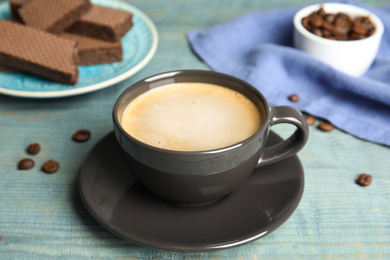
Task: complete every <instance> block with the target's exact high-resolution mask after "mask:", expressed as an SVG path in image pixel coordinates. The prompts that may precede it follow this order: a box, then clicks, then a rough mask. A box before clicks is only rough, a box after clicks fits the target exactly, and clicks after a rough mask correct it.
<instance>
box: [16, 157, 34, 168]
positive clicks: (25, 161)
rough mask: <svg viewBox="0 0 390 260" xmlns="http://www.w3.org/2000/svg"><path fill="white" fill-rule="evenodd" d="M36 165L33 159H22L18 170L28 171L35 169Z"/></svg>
mask: <svg viewBox="0 0 390 260" xmlns="http://www.w3.org/2000/svg"><path fill="white" fill-rule="evenodd" d="M34 165H35V163H34V161H33V160H31V159H28V158H26V159H22V160H21V161H20V162H19V163H18V169H19V170H28V169H31V168H32V167H34Z"/></svg>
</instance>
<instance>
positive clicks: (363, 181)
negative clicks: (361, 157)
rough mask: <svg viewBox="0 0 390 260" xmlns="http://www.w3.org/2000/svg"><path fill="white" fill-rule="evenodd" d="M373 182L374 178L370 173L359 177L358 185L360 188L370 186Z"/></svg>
mask: <svg viewBox="0 0 390 260" xmlns="http://www.w3.org/2000/svg"><path fill="white" fill-rule="evenodd" d="M371 182H372V177H371V175H370V174H368V173H362V174H360V175H359V177H358V179H357V181H356V183H357V184H359V185H360V186H368V185H370V184H371Z"/></svg>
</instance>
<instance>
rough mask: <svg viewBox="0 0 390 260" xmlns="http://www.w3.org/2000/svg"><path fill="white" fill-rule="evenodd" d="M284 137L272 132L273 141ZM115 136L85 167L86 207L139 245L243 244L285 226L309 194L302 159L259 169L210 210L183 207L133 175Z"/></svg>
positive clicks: (192, 248) (190, 248)
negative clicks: (306, 194)
mask: <svg viewBox="0 0 390 260" xmlns="http://www.w3.org/2000/svg"><path fill="white" fill-rule="evenodd" d="M280 140H281V138H280V137H279V136H278V135H276V134H275V133H273V132H271V133H270V138H269V143H270V144H272V143H277V142H279V141H280ZM115 142H116V141H115V136H114V134H113V133H110V134H108V135H107V136H105V137H104V138H103V139H102V140H100V141H99V142H98V143H97V144H96V145H95V146H94V148H93V149H92V150H91V151H90V153H89V154H88V156H87V157H86V158H85V160H84V162H83V165H82V167H81V174H80V180H79V188H80V193H81V197H82V199H83V201H84V204H85V206H86V207H87V209H88V210H89V212H90V213H91V215H92V216H93V217H94V218H95V219H96V220H97V221H98V222H99V223H100V224H101V225H102V226H104V227H105V228H106V229H108V230H109V231H111V232H113V233H114V234H116V235H117V236H119V237H121V238H123V239H126V240H128V241H131V242H133V243H136V244H139V245H144V246H148V247H153V248H159V249H164V250H170V251H183V252H200V251H212V250H221V249H226V248H230V247H235V246H239V245H242V244H245V243H248V242H251V241H254V240H256V239H259V238H261V237H263V236H265V235H268V234H269V233H271V232H272V231H274V230H275V229H276V228H278V227H279V226H281V225H282V224H283V223H284V222H285V221H286V220H287V219H288V218H289V217H290V216H291V214H292V213H293V212H294V210H295V209H296V207H297V206H298V203H299V201H300V199H301V197H302V194H303V187H304V173H303V169H302V165H301V163H300V161H299V159H298V157H297V156H293V157H290V158H289V159H286V160H284V161H282V162H279V163H275V164H273V165H269V166H264V167H262V168H260V169H256V170H255V171H254V173H253V174H252V175H251V177H250V178H249V179H248V180H247V181H246V183H244V184H243V185H242V186H241V187H240V188H239V189H238V190H236V191H235V192H233V193H232V194H230V195H228V196H227V197H225V198H223V199H221V200H220V201H218V202H215V203H214V204H211V205H208V206H205V207H193V208H189V207H180V206H178V205H174V204H172V203H170V202H168V201H166V200H164V199H161V198H160V197H158V196H156V195H154V194H152V193H150V192H149V191H148V190H146V189H145V188H144V187H143V186H142V185H141V184H139V183H138V182H137V181H136V180H135V178H134V176H133V175H132V174H131V173H129V171H128V169H127V166H126V165H125V163H124V162H123V160H122V157H121V154H120V151H119V149H118V147H117V144H116V143H115Z"/></svg>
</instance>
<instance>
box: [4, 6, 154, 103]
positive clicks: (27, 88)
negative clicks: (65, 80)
mask: <svg viewBox="0 0 390 260" xmlns="http://www.w3.org/2000/svg"><path fill="white" fill-rule="evenodd" d="M92 2H93V3H94V4H98V5H104V6H108V7H112V8H116V9H121V10H125V11H129V12H131V13H132V14H133V27H132V28H131V29H130V31H129V32H128V33H127V34H126V35H125V36H124V37H123V38H122V49H123V61H121V62H115V63H109V64H102V65H91V66H79V80H78V83H77V84H76V85H75V86H72V85H66V84H61V83H56V82H52V81H49V80H46V79H43V78H40V77H36V76H33V75H31V74H27V73H22V72H0V93H1V94H5V95H11V96H17V97H25V98H55V97H66V96H74V95H79V94H84V93H89V92H92V91H96V90H99V89H102V88H106V87H110V86H112V85H114V84H116V83H118V82H120V81H123V80H125V79H127V78H129V77H130V76H132V75H133V74H135V73H136V72H138V71H139V70H141V69H142V68H143V67H144V66H145V65H146V64H148V62H149V61H150V60H151V59H152V57H153V55H154V54H155V52H156V49H157V44H158V35H157V30H156V27H155V26H154V24H153V22H152V21H151V20H150V18H149V17H148V16H146V15H145V14H144V13H143V12H142V11H140V10H139V9H137V8H135V7H134V6H132V5H130V4H127V3H125V2H120V1H116V0H92ZM7 18H11V13H10V10H9V3H8V2H3V3H0V19H7Z"/></svg>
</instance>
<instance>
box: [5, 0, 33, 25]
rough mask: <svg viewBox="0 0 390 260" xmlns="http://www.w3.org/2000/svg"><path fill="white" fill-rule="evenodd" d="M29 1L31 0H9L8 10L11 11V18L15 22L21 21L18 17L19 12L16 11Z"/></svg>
mask: <svg viewBox="0 0 390 260" xmlns="http://www.w3.org/2000/svg"><path fill="white" fill-rule="evenodd" d="M29 1H31V0H11V1H10V2H9V6H10V10H11V14H12V17H13V18H14V19H15V20H16V21H21V20H22V19H21V18H20V16H19V12H18V10H19V9H20V8H21V7H22V6H23V5H24V4H26V3H28V2H29Z"/></svg>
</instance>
